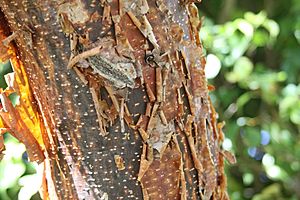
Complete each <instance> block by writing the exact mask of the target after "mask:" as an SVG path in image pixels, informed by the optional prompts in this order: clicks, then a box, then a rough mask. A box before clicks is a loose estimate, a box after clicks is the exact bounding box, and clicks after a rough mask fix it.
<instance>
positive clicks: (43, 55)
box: [0, 0, 228, 199]
mask: <svg viewBox="0 0 300 200" xmlns="http://www.w3.org/2000/svg"><path fill="white" fill-rule="evenodd" d="M192 2H193V1H192V0H190V1H178V0H156V1H154V0H153V1H149V0H148V1H147V0H126V1H125V0H111V1H105V0H102V1H80V0H74V1H70V2H65V1H21V0H20V1H18V0H17V1H14V2H12V1H9V0H1V4H0V7H1V10H2V11H3V13H4V14H5V17H6V20H7V21H8V24H9V26H10V29H11V31H12V32H15V33H16V32H17V33H18V34H19V36H20V37H16V39H15V40H14V41H15V43H16V45H17V48H18V52H19V56H20V59H21V60H22V62H23V63H24V68H25V71H26V75H24V76H27V77H28V79H29V83H30V86H31V87H30V88H31V90H32V92H33V95H34V98H35V100H36V102H37V108H38V112H39V113H40V116H41V118H40V120H41V123H42V124H44V126H45V128H44V129H42V130H43V131H41V133H40V134H42V135H43V138H44V139H43V142H44V143H45V144H44V146H45V148H41V149H42V151H43V152H44V153H43V154H42V155H40V156H38V154H37V152H34V149H33V148H34V147H33V146H32V145H31V146H30V145H29V147H28V146H27V148H28V151H29V152H30V151H31V152H32V154H33V156H31V159H33V157H34V156H38V158H37V159H35V160H40V161H43V160H44V157H45V160H44V164H45V170H46V179H45V182H44V187H45V188H44V189H45V191H48V192H49V195H50V197H51V198H54V199H56V198H58V199H141V198H142V197H143V198H144V199H226V198H228V197H227V194H226V180H225V175H224V158H223V157H224V154H226V153H224V152H223V151H222V150H221V149H220V143H221V142H222V141H223V138H224V136H223V133H222V130H221V128H222V127H221V124H219V125H218V124H217V122H216V116H217V114H216V113H215V111H214V109H213V107H212V105H211V102H210V100H209V97H208V86H207V82H206V79H205V75H204V65H205V59H204V58H203V57H202V46H201V41H200V38H199V34H198V32H199V29H200V26H201V21H200V20H199V17H198V11H197V8H196V7H195V5H194V4H193V3H192ZM15 67H16V66H15ZM2 103H3V102H2ZM16 134H17V133H16ZM20 134H21V133H20ZM30 144H31V143H30ZM39 144H40V143H39ZM40 145H41V144H40Z"/></svg>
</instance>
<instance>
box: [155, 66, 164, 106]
mask: <svg viewBox="0 0 300 200" xmlns="http://www.w3.org/2000/svg"><path fill="white" fill-rule="evenodd" d="M155 75H156V84H155V85H156V100H157V102H162V101H163V83H162V75H161V68H160V67H157V68H156V69H155Z"/></svg>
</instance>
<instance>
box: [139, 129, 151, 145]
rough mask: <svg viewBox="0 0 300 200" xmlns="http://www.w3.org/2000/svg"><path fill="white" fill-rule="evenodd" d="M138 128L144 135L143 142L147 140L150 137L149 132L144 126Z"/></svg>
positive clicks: (142, 135)
mask: <svg viewBox="0 0 300 200" xmlns="http://www.w3.org/2000/svg"><path fill="white" fill-rule="evenodd" d="M138 130H139V133H140V135H141V137H142V140H143V142H147V141H148V138H149V135H148V133H147V132H146V131H145V130H144V129H143V128H139V129H138Z"/></svg>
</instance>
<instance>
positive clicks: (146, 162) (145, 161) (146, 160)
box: [137, 144, 153, 181]
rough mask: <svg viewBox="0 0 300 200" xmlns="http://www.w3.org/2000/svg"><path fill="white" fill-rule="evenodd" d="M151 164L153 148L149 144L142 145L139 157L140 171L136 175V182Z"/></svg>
mask: <svg viewBox="0 0 300 200" xmlns="http://www.w3.org/2000/svg"><path fill="white" fill-rule="evenodd" d="M152 162H153V148H152V147H151V146H150V145H149V144H143V151H142V155H141V162H140V169H139V174H138V178H137V179H138V181H141V179H142V178H143V176H144V175H145V173H146V171H147V170H148V169H149V167H150V165H151V163H152Z"/></svg>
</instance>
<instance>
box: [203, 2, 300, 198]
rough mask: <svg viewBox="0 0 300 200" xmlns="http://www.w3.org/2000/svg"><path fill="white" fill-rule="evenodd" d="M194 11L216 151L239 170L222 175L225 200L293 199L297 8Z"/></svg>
mask: <svg viewBox="0 0 300 200" xmlns="http://www.w3.org/2000/svg"><path fill="white" fill-rule="evenodd" d="M199 9H200V14H201V16H206V17H205V19H204V25H203V27H202V29H201V31H200V35H201V38H202V41H203V45H204V47H205V49H206V55H208V56H207V65H206V73H207V74H208V75H209V76H208V78H210V79H209V82H210V83H211V84H213V85H214V86H215V87H216V90H215V91H214V92H212V93H211V94H210V95H211V98H212V100H213V102H214V105H215V106H216V110H217V111H218V113H219V115H220V120H224V121H225V122H226V126H225V130H224V131H225V135H226V139H225V141H224V143H223V148H225V149H227V150H231V151H233V152H234V153H235V155H236V157H237V162H238V163H237V164H236V165H234V166H227V169H226V170H227V175H228V189H229V193H230V197H231V199H233V200H243V199H245V200H246V199H253V200H271V199H272V200H273V199H275V200H276V199H280V200H285V199H286V200H287V199H289V200H290V199H300V135H299V133H300V84H299V82H300V0H287V1H278V0H277V1H275V0H264V1H261V0H253V1H236V0H227V1H220V0H209V1H208V0H207V1H203V2H202V3H201V4H200V5H199ZM219 65H221V67H220V66H219ZM212 74H213V75H214V76H211V75H212Z"/></svg>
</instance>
